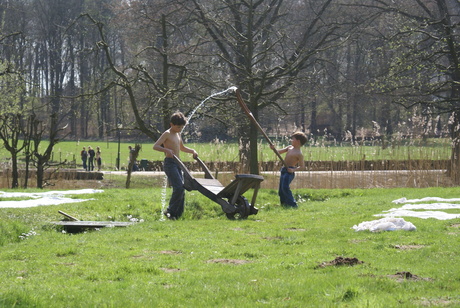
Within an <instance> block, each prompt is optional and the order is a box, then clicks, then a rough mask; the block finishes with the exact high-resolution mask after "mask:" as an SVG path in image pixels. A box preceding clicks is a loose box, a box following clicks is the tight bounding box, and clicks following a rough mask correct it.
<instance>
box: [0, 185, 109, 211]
mask: <svg viewBox="0 0 460 308" xmlns="http://www.w3.org/2000/svg"><path fill="white" fill-rule="evenodd" d="M100 192H103V190H97V189H79V190H66V191H46V192H34V193H26V192H3V191H0V198H31V199H29V200H11V201H10V200H6V201H0V208H28V207H36V206H43V205H57V204H63V203H76V202H84V201H89V200H94V199H72V198H68V197H65V195H81V194H94V193H100Z"/></svg>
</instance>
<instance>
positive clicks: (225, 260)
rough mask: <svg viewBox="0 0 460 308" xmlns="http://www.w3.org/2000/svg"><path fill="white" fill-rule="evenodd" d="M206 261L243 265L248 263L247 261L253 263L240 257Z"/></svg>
mask: <svg viewBox="0 0 460 308" xmlns="http://www.w3.org/2000/svg"><path fill="white" fill-rule="evenodd" d="M206 263H221V264H234V265H242V264H246V263H251V261H248V260H238V259H213V260H208V261H207V262H206Z"/></svg>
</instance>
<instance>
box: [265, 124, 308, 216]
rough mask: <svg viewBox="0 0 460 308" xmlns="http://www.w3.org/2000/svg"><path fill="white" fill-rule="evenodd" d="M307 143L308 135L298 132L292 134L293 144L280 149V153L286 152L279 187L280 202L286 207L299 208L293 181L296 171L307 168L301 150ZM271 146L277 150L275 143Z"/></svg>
mask: <svg viewBox="0 0 460 308" xmlns="http://www.w3.org/2000/svg"><path fill="white" fill-rule="evenodd" d="M305 143H307V136H306V135H305V134H304V133H302V132H296V133H294V134H293V135H292V136H291V145H289V146H287V147H285V148H284V149H281V150H279V151H278V153H280V154H283V153H286V156H285V158H284V162H285V164H286V166H288V167H287V168H286V166H284V167H283V168H281V175H280V184H279V189H278V195H279V197H280V203H281V205H282V206H284V207H292V208H297V207H298V206H297V202H296V201H295V200H294V196H293V195H292V191H291V187H290V185H291V182H292V180H293V179H294V177H295V171H297V170H305V161H304V158H303V154H302V151H301V149H300V148H301V147H302V146H303V145H304V144H305ZM270 148H271V149H272V150H274V151H276V149H275V146H274V145H270Z"/></svg>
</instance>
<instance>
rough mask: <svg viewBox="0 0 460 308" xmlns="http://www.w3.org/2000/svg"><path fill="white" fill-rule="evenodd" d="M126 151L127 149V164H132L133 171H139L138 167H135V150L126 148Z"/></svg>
mask: <svg viewBox="0 0 460 308" xmlns="http://www.w3.org/2000/svg"><path fill="white" fill-rule="evenodd" d="M128 149H129V162H132V163H133V171H139V167H138V166H137V161H136V159H135V158H134V152H135V150H134V149H133V147H132V146H128Z"/></svg>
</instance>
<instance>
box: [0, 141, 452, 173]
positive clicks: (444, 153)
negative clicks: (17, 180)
mask: <svg viewBox="0 0 460 308" xmlns="http://www.w3.org/2000/svg"><path fill="white" fill-rule="evenodd" d="M274 142H275V144H276V146H277V148H279V149H280V148H282V147H284V146H286V145H288V144H289V140H287V139H280V140H278V141H274ZM140 144H141V146H142V148H141V151H140V153H139V157H138V159H139V160H141V159H146V160H149V161H162V160H163V158H164V156H163V153H161V152H158V151H154V150H153V149H152V147H153V142H152V143H140ZM45 145H46V142H45V143H44V144H43V147H44V146H45ZM129 145H131V146H134V142H132V143H127V142H122V143H121V144H120V168H122V169H125V168H126V167H127V165H128V158H129V152H128V146H129ZM83 146H85V147H86V148H88V146H91V147H93V148H96V146H100V148H101V151H102V164H103V169H104V170H113V169H114V168H115V166H116V161H117V158H118V143H117V142H106V141H78V142H77V141H63V142H60V143H58V144H57V145H56V146H55V148H54V152H53V156H52V160H53V161H55V162H63V161H65V160H66V161H67V162H74V163H75V164H76V165H77V166H80V165H81V160H80V151H81V149H82V147H83ZM187 146H189V147H192V148H194V149H196V151H197V152H198V154H199V155H200V157H201V158H202V160H204V161H207V162H210V161H221V162H238V161H239V148H238V144H237V143H232V142H230V143H227V142H210V143H188V144H187ZM302 150H303V153H304V156H305V159H306V160H308V161H360V160H390V159H393V160H411V159H426V160H442V159H449V158H450V155H451V146H450V141H449V140H448V139H426V140H422V139H414V140H400V141H395V142H393V143H390V144H387V146H386V147H382V145H381V141H379V140H376V141H366V142H365V143H357V144H351V143H350V142H332V141H322V140H318V141H314V140H310V141H309V142H308V143H307V144H306V145H305V146H304V147H303V148H302ZM259 152H260V153H259V161H261V162H267V161H274V160H276V159H277V157H276V155H275V154H274V153H273V151H272V150H271V149H270V147H269V146H268V144H267V143H266V142H265V141H261V142H260V145H259ZM0 157H1V158H3V159H2V160H3V161H5V160H6V161H7V160H8V159H9V154H8V152H7V151H6V150H5V149H4V148H1V149H0ZM181 159H182V160H183V161H192V160H193V159H192V157H191V156H190V155H187V154H185V153H184V154H182V156H181Z"/></svg>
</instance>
